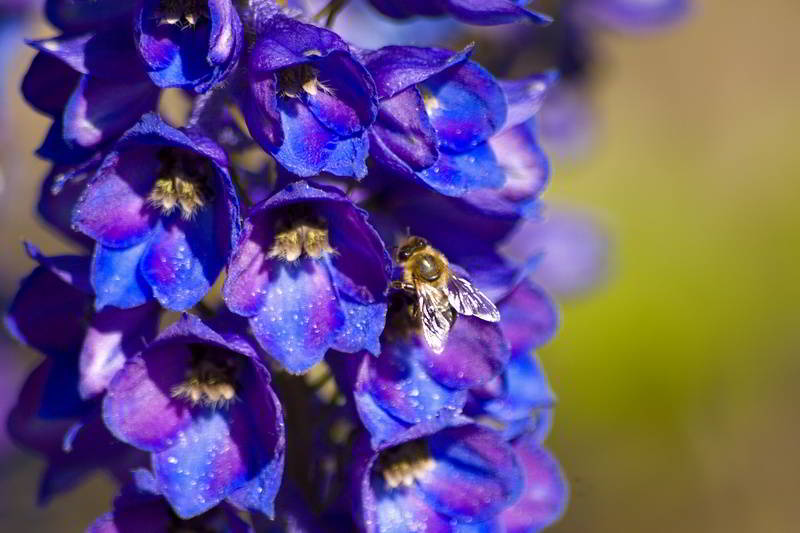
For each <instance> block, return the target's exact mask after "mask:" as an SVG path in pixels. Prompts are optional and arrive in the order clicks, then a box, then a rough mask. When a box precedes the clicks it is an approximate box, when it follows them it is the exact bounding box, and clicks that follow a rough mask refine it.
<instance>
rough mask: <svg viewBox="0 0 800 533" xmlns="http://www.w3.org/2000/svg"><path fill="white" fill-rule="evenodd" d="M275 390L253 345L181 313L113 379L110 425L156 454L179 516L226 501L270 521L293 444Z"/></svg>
mask: <svg viewBox="0 0 800 533" xmlns="http://www.w3.org/2000/svg"><path fill="white" fill-rule="evenodd" d="M269 382H270V377H269V373H268V372H267V370H266V368H264V366H263V365H262V364H261V363H260V362H259V361H258V359H257V356H256V353H255V352H254V351H253V349H252V348H251V347H250V345H249V344H248V343H247V342H244V341H242V340H241V339H237V338H235V337H232V336H227V337H226V338H223V337H222V336H220V335H219V334H218V333H216V332H215V331H213V330H212V329H210V328H209V327H208V326H206V325H205V324H204V323H203V322H202V321H200V320H199V319H198V318H196V317H194V316H192V315H184V316H183V318H182V319H181V320H180V321H179V322H178V323H176V324H174V325H173V326H171V327H169V328H168V329H166V330H165V331H164V332H162V333H161V335H159V337H158V338H157V339H156V340H155V341H154V342H153V343H152V344H150V345H149V346H148V347H147V348H146V349H145V350H144V351H142V353H141V354H140V355H139V356H137V357H135V358H134V359H132V360H130V361H128V362H127V363H126V364H125V366H124V367H123V368H122V370H121V371H120V372H119V373H118V374H117V375H116V376H115V378H114V380H113V381H112V382H111V385H110V387H109V390H108V394H107V395H106V397H105V399H104V401H103V418H104V420H105V422H106V425H107V426H108V428H109V430H110V431H111V432H112V433H113V434H114V435H115V436H117V438H119V439H120V440H122V441H124V442H127V443H129V444H131V445H132V446H135V447H137V448H139V449H142V450H145V451H147V452H150V453H151V456H152V467H153V474H154V476H155V481H156V483H155V487H156V489H157V491H158V492H159V493H160V494H163V495H164V497H165V498H166V499H167V501H169V503H170V505H171V506H172V508H173V509H174V510H175V512H176V513H177V514H178V516H180V517H181V518H184V519H187V518H191V517H194V516H197V515H200V514H202V513H204V512H206V511H208V510H209V509H211V508H212V507H214V506H215V505H217V504H219V503H220V502H222V501H223V500H227V501H229V502H230V503H233V504H234V505H237V506H240V507H243V508H246V509H249V510H252V511H258V512H261V513H264V514H267V515H270V516H271V515H272V513H273V503H274V499H275V495H276V493H277V491H278V487H279V486H280V482H281V476H282V473H283V461H284V448H285V444H286V443H285V436H284V428H283V415H282V411H281V406H280V404H279V403H278V399H277V397H276V396H275V394H274V393H273V392H272V389H271V388H270V386H269Z"/></svg>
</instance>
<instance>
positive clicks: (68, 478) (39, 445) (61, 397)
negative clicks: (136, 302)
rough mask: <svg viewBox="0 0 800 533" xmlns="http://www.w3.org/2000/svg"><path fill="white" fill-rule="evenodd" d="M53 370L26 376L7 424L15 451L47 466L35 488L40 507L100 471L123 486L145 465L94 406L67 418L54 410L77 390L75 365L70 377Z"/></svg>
mask: <svg viewBox="0 0 800 533" xmlns="http://www.w3.org/2000/svg"><path fill="white" fill-rule="evenodd" d="M59 366H60V365H59V363H58V362H57V361H55V360H53V359H48V360H46V361H45V362H43V363H42V364H40V365H39V366H38V367H36V368H35V369H34V370H33V372H31V374H30V375H29V376H28V379H27V380H26V381H25V384H24V385H23V386H22V390H21V392H20V394H19V399H18V400H17V404H16V405H15V406H14V408H13V409H12V410H11V412H10V413H9V415H8V422H7V427H8V433H9V436H10V437H11V439H12V440H13V441H14V442H15V443H16V444H17V445H19V446H21V447H23V448H25V449H28V450H31V451H33V452H34V453H36V454H38V455H41V456H43V457H44V459H45V460H46V461H47V468H46V469H45V471H44V474H43V475H42V478H41V480H40V483H39V493H38V498H37V500H38V502H39V503H41V504H46V503H48V502H49V501H50V500H51V499H52V498H53V497H55V496H57V495H58V494H60V493H63V492H66V491H68V490H70V489H72V488H74V487H75V486H76V485H78V484H79V483H80V482H82V481H83V480H84V479H86V478H87V477H88V475H89V474H91V473H92V472H94V471H96V470H105V471H107V472H108V473H110V474H111V475H112V476H113V477H114V478H115V479H117V480H119V481H120V482H122V483H124V482H126V481H127V480H128V479H129V478H130V470H131V469H132V468H135V467H138V466H142V465H143V464H144V460H145V459H146V457H145V456H144V454H142V453H141V452H140V451H139V450H136V449H135V448H132V447H130V446H127V445H126V444H124V443H122V442H120V441H118V440H117V439H115V438H114V437H113V436H112V435H111V434H110V433H109V432H108V430H107V429H106V427H105V425H104V424H103V420H102V418H101V417H100V416H99V410H98V409H96V403H95V402H92V403H91V404H90V403H89V402H84V403H83V404H81V406H80V408H78V409H74V408H73V409H70V412H66V411H65V410H64V409H58V410H56V409H54V406H53V403H54V402H63V401H66V402H69V400H70V398H71V397H76V396H77V389H78V386H77V385H78V383H77V379H76V378H75V376H76V375H77V361H76V360H74V359H73V361H72V372H71V373H70V372H67V371H65V370H64V369H63V368H59ZM56 411H58V412H56Z"/></svg>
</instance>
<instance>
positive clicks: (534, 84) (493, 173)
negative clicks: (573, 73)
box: [364, 46, 554, 213]
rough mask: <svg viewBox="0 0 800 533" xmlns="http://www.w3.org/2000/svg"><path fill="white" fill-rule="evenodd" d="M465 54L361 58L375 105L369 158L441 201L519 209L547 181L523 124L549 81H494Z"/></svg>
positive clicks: (387, 53) (381, 53) (548, 77)
mask: <svg viewBox="0 0 800 533" xmlns="http://www.w3.org/2000/svg"><path fill="white" fill-rule="evenodd" d="M471 52H472V50H471V48H467V49H465V50H463V51H461V52H451V51H449V50H441V49H434V48H418V47H409V46H388V47H385V48H382V49H380V50H377V51H374V52H370V53H367V54H366V55H365V56H364V61H365V64H366V65H367V68H368V69H369V71H370V73H371V74H372V76H373V77H374V79H375V83H376V85H377V88H378V96H379V98H380V112H379V115H378V119H377V121H376V123H375V125H374V126H373V127H372V129H371V130H370V143H371V145H370V146H371V150H372V151H371V154H372V156H373V157H374V158H375V160H376V161H378V162H379V163H380V164H381V165H382V166H383V167H384V168H385V169H386V170H387V171H388V172H390V173H392V174H396V175H398V176H401V177H407V178H416V179H418V180H420V181H422V182H423V183H425V184H426V185H428V186H429V187H431V188H432V189H434V190H435V191H437V192H439V193H441V194H444V195H447V196H454V197H462V198H464V200H465V201H466V202H468V203H472V204H474V205H476V206H478V207H479V208H482V209H486V210H490V211H500V212H503V213H505V212H512V213H514V212H524V211H525V210H526V209H529V205H530V204H531V203H532V202H534V201H535V199H536V197H537V195H538V193H539V192H541V190H542V189H543V187H544V185H545V184H546V182H547V178H548V174H549V168H548V165H547V160H546V158H545V157H544V155H543V154H542V151H541V149H540V148H539V146H538V143H537V142H536V139H535V136H534V135H533V130H532V126H531V125H530V124H528V120H529V119H531V118H532V117H533V116H534V115H535V114H536V112H537V111H538V109H539V107H540V105H541V103H542V100H543V97H544V95H545V93H546V91H547V89H548V88H549V86H550V85H551V84H552V82H553V81H554V76H553V75H552V74H542V75H535V76H532V77H529V78H525V79H521V80H516V81H503V82H500V81H497V80H496V79H495V78H494V77H493V76H492V75H491V74H490V73H488V72H487V71H486V70H485V69H483V68H482V67H480V66H479V65H478V64H477V63H475V62H473V61H471V60H469V56H470V54H471Z"/></svg>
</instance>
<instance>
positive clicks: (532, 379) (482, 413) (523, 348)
mask: <svg viewBox="0 0 800 533" xmlns="http://www.w3.org/2000/svg"><path fill="white" fill-rule="evenodd" d="M497 308H498V310H499V311H500V317H501V320H500V328H501V329H502V330H503V334H504V336H505V337H506V338H507V339H508V341H509V342H510V343H511V359H510V360H509V362H508V365H507V366H506V367H505V369H504V370H503V372H502V374H500V375H499V376H497V377H496V378H494V379H493V380H491V381H489V382H487V383H485V384H483V385H481V386H478V387H473V388H472V389H471V390H470V393H469V400H468V402H467V405H466V408H465V413H467V414H468V415H469V416H471V417H475V418H477V419H481V417H488V418H489V419H490V420H491V422H492V425H493V426H494V427H497V426H498V425H499V426H502V427H503V428H504V435H505V436H506V437H507V438H508V437H515V436H517V435H519V434H520V433H521V432H522V431H526V430H530V431H535V432H537V434H538V435H539V436H540V437H541V438H544V436H545V435H546V433H547V431H548V430H549V422H550V413H549V412H548V411H550V410H551V409H552V407H553V405H554V404H555V395H554V394H553V391H552V390H551V389H550V384H549V383H548V381H547V377H546V376H545V374H544V371H543V370H542V367H541V364H540V363H539V360H538V358H536V356H535V355H534V354H532V350H534V349H536V348H538V347H539V346H541V345H543V344H544V343H546V342H547V341H548V340H550V339H551V338H552V336H553V335H554V334H555V330H556V326H557V324H558V314H557V312H556V309H555V305H554V304H553V302H552V301H551V300H550V298H549V297H548V296H547V295H546V294H545V293H544V291H543V290H541V289H540V288H539V287H537V286H535V285H534V284H533V283H531V282H529V281H527V280H523V281H522V282H520V284H519V285H518V286H517V287H516V288H514V290H513V291H512V292H511V293H510V294H508V295H507V296H505V297H504V298H503V299H501V300H500V301H499V302H498V303H497ZM537 411H538V412H537ZM534 415H536V418H532V416H534Z"/></svg>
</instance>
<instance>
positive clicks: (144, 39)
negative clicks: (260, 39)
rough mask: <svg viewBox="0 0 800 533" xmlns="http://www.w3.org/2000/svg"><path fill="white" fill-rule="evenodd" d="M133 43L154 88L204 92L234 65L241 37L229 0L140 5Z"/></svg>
mask: <svg viewBox="0 0 800 533" xmlns="http://www.w3.org/2000/svg"><path fill="white" fill-rule="evenodd" d="M136 41H137V44H138V47H139V53H140V54H141V56H142V58H143V59H144V61H145V63H146V64H147V72H148V74H149V75H150V78H151V79H152V80H153V83H155V84H156V85H158V86H159V87H182V88H184V89H191V90H194V91H196V92H198V93H202V92H205V91H207V90H209V89H211V88H212V87H214V86H215V85H216V84H217V83H219V82H220V81H222V80H224V79H225V78H226V77H227V76H228V75H229V74H230V73H231V71H232V70H233V69H234V67H235V66H236V65H237V62H238V60H239V55H240V54H241V52H242V48H243V46H244V34H243V29H242V21H241V20H240V19H239V14H238V13H237V11H236V8H235V6H234V2H233V1H232V0H144V1H143V2H142V5H141V8H140V9H139V11H138V13H137V15H136Z"/></svg>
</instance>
